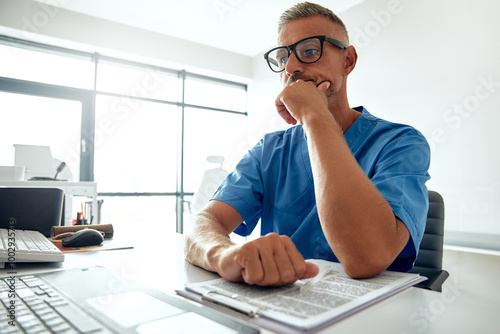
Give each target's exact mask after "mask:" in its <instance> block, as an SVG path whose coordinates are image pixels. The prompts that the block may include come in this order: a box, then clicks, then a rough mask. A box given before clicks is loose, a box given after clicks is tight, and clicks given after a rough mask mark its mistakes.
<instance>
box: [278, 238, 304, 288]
mask: <svg viewBox="0 0 500 334" xmlns="http://www.w3.org/2000/svg"><path fill="white" fill-rule="evenodd" d="M283 244H284V247H285V248H286V252H287V254H288V258H289V259H290V262H291V264H292V267H293V271H294V279H295V280H298V279H301V278H302V276H303V275H304V273H305V272H306V270H307V267H306V261H305V260H304V257H303V256H302V254H300V252H299V251H298V249H297V247H295V244H294V243H293V241H292V240H291V239H290V238H289V237H286V236H283Z"/></svg>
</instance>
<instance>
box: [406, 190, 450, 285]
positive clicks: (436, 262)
mask: <svg viewBox="0 0 500 334" xmlns="http://www.w3.org/2000/svg"><path fill="white" fill-rule="evenodd" d="M443 238H444V200H443V197H442V196H441V195H440V194H439V193H438V192H436V191H432V190H429V211H428V212H427V224H426V226H425V232H424V236H423V239H422V243H421V244H420V248H419V253H418V257H417V260H416V261H415V266H414V268H413V269H412V270H411V272H414V273H420V274H421V275H423V276H426V277H427V278H428V280H427V281H425V282H423V283H421V284H420V285H419V286H420V287H422V288H427V289H431V290H435V291H441V285H442V283H443V282H444V281H445V280H446V278H447V277H448V276H449V274H448V272H447V271H445V270H443V269H442V266H443Z"/></svg>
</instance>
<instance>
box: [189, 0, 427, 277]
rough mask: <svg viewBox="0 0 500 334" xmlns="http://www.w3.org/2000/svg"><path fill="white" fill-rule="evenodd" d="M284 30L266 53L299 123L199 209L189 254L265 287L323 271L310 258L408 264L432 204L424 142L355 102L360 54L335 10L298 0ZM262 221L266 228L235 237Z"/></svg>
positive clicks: (283, 109) (285, 107) (288, 112)
mask: <svg viewBox="0 0 500 334" xmlns="http://www.w3.org/2000/svg"><path fill="white" fill-rule="evenodd" d="M278 32H279V34H278V43H279V45H280V46H279V47H278V48H275V49H273V50H271V51H269V52H268V53H266V54H265V58H266V60H267V61H268V64H269V66H270V67H271V69H272V70H273V71H275V72H278V73H279V75H280V78H281V81H282V83H283V85H284V89H283V91H282V92H281V93H280V94H279V95H278V97H277V98H276V108H277V112H278V113H279V115H280V116H281V117H282V118H283V119H284V120H285V121H286V122H287V123H289V124H293V125H297V126H293V127H291V128H290V129H288V130H286V131H280V132H276V133H271V134H268V135H266V136H265V137H264V138H263V139H262V140H261V141H260V142H259V143H258V144H257V145H256V146H255V147H253V148H252V149H251V150H250V151H249V152H248V153H247V154H246V155H245V156H244V157H243V159H242V160H241V161H240V163H239V164H238V165H237V167H236V169H235V171H234V172H232V173H231V174H230V175H229V176H228V177H227V179H226V180H225V181H224V182H223V183H222V185H221V186H220V187H219V189H218V190H217V192H216V193H215V195H214V196H213V199H212V201H211V202H210V203H209V204H208V205H207V206H206V207H205V209H204V210H203V211H202V212H201V213H199V214H198V215H197V216H196V217H195V219H194V221H193V226H192V230H191V231H190V232H189V233H188V234H187V235H186V258H187V259H188V261H190V262H191V263H193V264H195V265H198V266H201V267H204V268H206V269H208V270H211V271H216V272H218V273H219V274H220V275H221V276H222V277H224V278H226V279H229V280H233V281H245V282H247V283H248V284H257V285H282V284H290V283H293V282H295V281H296V280H299V279H304V278H309V277H313V276H315V275H316V274H317V273H318V267H317V266H316V265H314V264H312V263H310V262H307V261H305V260H304V258H306V259H307V258H323V259H327V260H331V261H339V262H340V263H341V264H342V265H343V267H344V269H345V271H346V273H347V274H348V275H349V276H351V277H355V278H362V277H371V276H374V275H377V274H379V273H380V272H382V271H384V270H386V269H389V270H398V271H408V270H410V269H411V268H412V266H413V263H414V261H415V258H416V252H417V250H418V247H419V244H420V241H421V239H422V235H423V231H424V228H425V220H426V214H427V207H428V198H427V189H426V187H425V182H426V181H427V180H428V179H429V176H428V173H427V170H428V168H429V159H430V158H429V156H430V153H429V146H428V144H427V142H426V140H425V139H424V137H423V136H422V135H421V134H420V133H419V132H418V131H416V130H415V129H413V128H411V127H409V126H406V125H400V124H393V123H389V122H387V121H384V120H381V119H379V118H376V117H374V116H372V115H371V114H369V113H368V111H367V110H366V109H364V108H363V107H358V108H355V109H351V108H350V107H349V104H348V100H347V91H346V82H347V77H348V75H349V74H350V73H351V71H352V70H353V69H354V67H355V65H356V61H357V53H356V50H355V49H354V47H353V46H349V40H348V35H347V31H346V28H345V26H344V24H343V23H342V21H341V20H340V19H339V18H338V17H337V16H335V15H334V14H333V13H332V12H331V11H330V10H328V9H326V8H324V7H321V6H319V5H315V4H311V3H307V2H306V3H301V4H297V5H295V6H294V7H292V8H291V9H289V10H288V11H286V12H285V13H284V14H283V15H282V17H281V19H280V24H279V31H278ZM374 89H376V87H374ZM259 219H261V225H262V226H261V234H262V235H263V236H262V237H260V238H258V239H256V240H253V241H250V242H247V243H245V244H242V245H235V244H233V243H232V242H231V241H230V238H229V234H230V233H231V232H232V231H235V232H237V233H240V234H243V235H247V234H249V233H250V232H251V231H252V229H253V228H254V227H255V225H256V224H257V222H258V221H259Z"/></svg>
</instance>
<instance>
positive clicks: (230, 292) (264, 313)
mask: <svg viewBox="0 0 500 334" xmlns="http://www.w3.org/2000/svg"><path fill="white" fill-rule="evenodd" d="M311 262H314V263H316V264H318V266H319V267H320V275H322V277H321V279H320V280H319V281H317V282H315V283H314V284H313V285H312V286H310V287H308V288H307V289H302V290H301V287H302V286H303V285H305V284H306V283H307V282H308V280H303V281H299V282H297V283H295V284H293V285H287V286H282V287H259V286H253V285H248V284H245V283H236V282H231V281H227V280H225V279H223V278H220V279H215V280H211V281H208V282H201V283H195V284H188V285H187V286H186V289H187V290H188V291H192V292H195V293H197V294H200V295H203V299H204V300H205V301H209V302H212V303H215V304H219V305H223V306H225V307H227V308H229V309H232V310H237V311H240V312H241V313H244V314H246V315H248V316H251V317H266V318H269V319H272V320H275V321H279V322H281V323H284V324H287V325H290V326H292V327H295V328H298V329H302V330H307V329H311V328H314V327H317V326H320V325H321V324H324V323H326V322H328V323H332V322H334V321H337V320H340V319H342V318H344V317H346V316H348V315H350V314H352V313H354V312H357V311H359V310H361V309H363V308H365V307H367V306H369V305H372V304H373V303H375V302H377V301H379V300H382V299H385V298H387V297H389V296H391V295H393V294H395V293H397V292H399V291H402V290H403V289H405V288H408V287H410V286H412V285H414V284H416V283H418V282H421V281H423V280H425V278H424V277H422V276H420V275H418V274H409V273H400V272H391V271H384V272H383V273H381V274H380V275H378V276H375V277H372V278H366V279H352V278H350V277H349V276H347V274H346V273H345V271H344V269H343V268H342V265H341V264H340V263H335V262H328V261H323V260H311Z"/></svg>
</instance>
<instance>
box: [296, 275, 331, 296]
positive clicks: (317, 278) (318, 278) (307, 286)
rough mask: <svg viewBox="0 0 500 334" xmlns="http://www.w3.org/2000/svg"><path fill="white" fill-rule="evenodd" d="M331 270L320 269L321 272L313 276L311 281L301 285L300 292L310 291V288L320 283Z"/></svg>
mask: <svg viewBox="0 0 500 334" xmlns="http://www.w3.org/2000/svg"><path fill="white" fill-rule="evenodd" d="M328 272H329V270H328V269H323V270H320V271H319V273H318V274H317V275H316V276H314V277H313V278H311V279H310V280H309V281H307V283H306V284H304V285H302V286H301V287H300V292H306V291H309V290H312V288H313V287H314V284H316V283H318V282H319V281H321V279H322V278H323V277H325V275H326V274H327V273H328Z"/></svg>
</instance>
